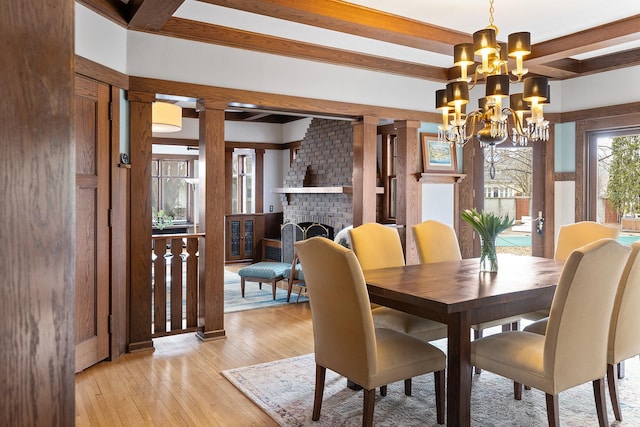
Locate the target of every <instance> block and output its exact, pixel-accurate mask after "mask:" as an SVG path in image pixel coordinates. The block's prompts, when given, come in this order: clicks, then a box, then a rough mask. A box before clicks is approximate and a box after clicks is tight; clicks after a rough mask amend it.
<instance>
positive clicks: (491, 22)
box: [488, 0, 496, 28]
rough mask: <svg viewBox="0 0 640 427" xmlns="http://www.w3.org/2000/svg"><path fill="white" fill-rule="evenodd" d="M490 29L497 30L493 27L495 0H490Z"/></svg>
mask: <svg viewBox="0 0 640 427" xmlns="http://www.w3.org/2000/svg"><path fill="white" fill-rule="evenodd" d="M488 28H496V26H495V25H493V0H489V27H488Z"/></svg>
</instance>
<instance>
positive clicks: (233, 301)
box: [224, 270, 308, 313]
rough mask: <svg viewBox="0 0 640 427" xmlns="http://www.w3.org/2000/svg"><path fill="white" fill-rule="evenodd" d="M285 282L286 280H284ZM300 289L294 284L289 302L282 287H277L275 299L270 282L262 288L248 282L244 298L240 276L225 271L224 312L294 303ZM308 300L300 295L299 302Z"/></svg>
mask: <svg viewBox="0 0 640 427" xmlns="http://www.w3.org/2000/svg"><path fill="white" fill-rule="evenodd" d="M283 283H284V282H283ZM297 292H298V290H297V288H296V287H295V286H294V287H293V292H291V302H290V303H287V291H286V290H284V289H281V288H277V289H276V299H275V300H274V299H273V294H272V292H271V285H270V284H265V283H263V284H262V289H260V287H259V285H258V283H257V282H247V283H246V285H245V292H244V298H242V293H241V290H240V276H238V275H237V274H236V273H233V272H231V271H227V270H225V271H224V312H225V313H234V312H236V311H244V310H255V309H258V308H266V307H276V306H279V305H285V304H294V303H295V302H296V297H297V296H298V294H297ZM304 301H308V300H307V298H306V297H305V296H301V297H300V301H299V302H304Z"/></svg>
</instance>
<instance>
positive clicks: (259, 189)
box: [229, 148, 265, 213]
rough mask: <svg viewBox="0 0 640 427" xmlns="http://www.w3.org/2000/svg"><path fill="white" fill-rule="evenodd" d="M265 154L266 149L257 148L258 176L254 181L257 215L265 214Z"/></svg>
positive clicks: (256, 175)
mask: <svg viewBox="0 0 640 427" xmlns="http://www.w3.org/2000/svg"><path fill="white" fill-rule="evenodd" d="M264 152H265V150H264V149H259V148H256V164H255V166H256V174H255V179H254V180H253V181H254V191H255V194H254V197H255V203H256V213H263V212H264ZM229 176H231V175H229Z"/></svg>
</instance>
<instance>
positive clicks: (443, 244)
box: [413, 219, 462, 264]
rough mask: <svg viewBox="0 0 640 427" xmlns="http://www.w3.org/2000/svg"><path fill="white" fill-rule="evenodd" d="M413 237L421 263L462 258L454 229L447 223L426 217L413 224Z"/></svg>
mask: <svg viewBox="0 0 640 427" xmlns="http://www.w3.org/2000/svg"><path fill="white" fill-rule="evenodd" d="M413 237H414V238H415V239H416V246H417V248H418V257H419V258H420V262H421V263H422V264H429V263H432V262H441V261H458V260H461V259H462V254H461V253H460V245H459V244H458V236H457V235H456V230H455V229H454V228H453V227H451V226H450V225H448V224H445V223H443V222H440V221H436V220H434V219H428V220H426V221H423V222H421V223H420V224H416V225H414V226H413Z"/></svg>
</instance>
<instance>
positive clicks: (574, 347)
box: [471, 239, 631, 427]
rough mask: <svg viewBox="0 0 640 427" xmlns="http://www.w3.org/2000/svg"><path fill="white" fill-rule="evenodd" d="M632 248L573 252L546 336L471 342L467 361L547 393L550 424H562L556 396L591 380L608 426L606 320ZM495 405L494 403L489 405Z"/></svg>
mask: <svg viewBox="0 0 640 427" xmlns="http://www.w3.org/2000/svg"><path fill="white" fill-rule="evenodd" d="M630 252H631V249H630V248H629V247H628V246H624V245H621V244H620V243H618V242H616V241H615V240H613V239H602V240H598V241H596V242H593V243H591V244H589V245H586V246H584V247H582V248H580V249H576V250H575V251H573V252H572V253H571V254H570V255H569V257H568V258H567V260H566V263H565V264H564V267H563V269H562V274H561V275H560V279H559V281H558V285H557V288H556V291H555V295H554V298H553V301H552V303H551V310H550V314H549V323H548V327H547V333H546V335H539V334H535V333H532V332H527V331H511V332H502V333H499V334H496V335H491V336H488V337H485V338H482V339H479V340H477V341H473V342H472V343H471V363H473V364H474V365H475V366H479V367H481V368H482V369H486V370H488V371H491V372H494V373H496V374H498V375H501V376H504V377H507V378H510V379H512V380H513V381H515V384H514V392H515V394H516V398H517V399H519V398H520V397H521V393H522V384H527V385H529V386H531V387H533V388H537V389H539V390H542V391H544V392H545V393H546V402H547V419H548V422H549V425H550V426H557V425H559V422H560V417H559V409H558V394H559V393H560V392H562V391H564V390H567V389H569V388H572V387H574V386H576V385H579V384H583V383H585V382H588V381H592V382H593V390H594V396H595V401H596V410H597V414H598V422H599V424H600V426H601V427H603V426H606V425H608V424H607V411H606V400H605V396H604V376H605V374H606V371H607V367H606V366H607V340H608V336H609V323H610V322H609V321H610V318H611V311H612V309H613V304H614V300H615V296H616V290H617V287H618V282H619V281H620V277H621V276H622V273H623V270H624V268H625V264H626V262H627V259H628V258H629V253H630ZM490 403H495V402H490Z"/></svg>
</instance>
